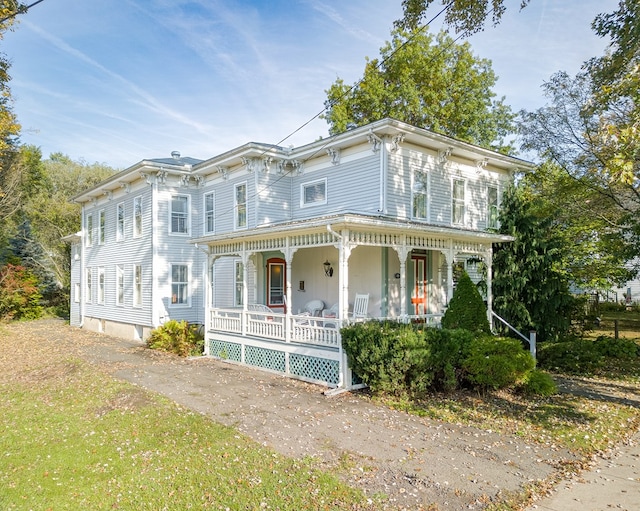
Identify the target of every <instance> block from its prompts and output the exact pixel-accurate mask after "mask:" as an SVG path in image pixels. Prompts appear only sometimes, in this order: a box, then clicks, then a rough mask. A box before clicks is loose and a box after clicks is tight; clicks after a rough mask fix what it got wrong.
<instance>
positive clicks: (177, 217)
mask: <svg viewBox="0 0 640 511" xmlns="http://www.w3.org/2000/svg"><path fill="white" fill-rule="evenodd" d="M170 217H171V219H170V222H169V232H170V233H171V234H189V196H188V195H173V196H172V197H171V203H170Z"/></svg>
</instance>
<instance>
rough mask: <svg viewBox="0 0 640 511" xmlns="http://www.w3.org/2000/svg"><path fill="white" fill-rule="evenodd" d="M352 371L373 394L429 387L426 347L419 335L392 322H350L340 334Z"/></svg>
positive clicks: (394, 392) (410, 327)
mask: <svg viewBox="0 0 640 511" xmlns="http://www.w3.org/2000/svg"><path fill="white" fill-rule="evenodd" d="M340 333H341V335H342V346H343V348H344V350H345V352H346V353H347V356H348V357H349V364H350V365H351V368H352V369H353V371H354V372H355V373H356V374H357V375H358V376H359V377H360V378H361V379H362V381H363V382H364V383H366V384H367V385H368V386H369V387H370V388H371V390H372V391H373V392H387V393H391V394H396V395H399V394H405V393H407V392H419V391H424V390H426V389H427V388H429V386H430V385H431V382H432V380H433V373H432V372H431V371H430V370H429V369H428V364H427V361H428V359H429V347H428V345H427V343H426V342H425V336H424V334H423V333H422V332H420V331H418V330H416V329H415V328H414V327H413V326H412V325H408V324H401V323H396V322H392V321H367V322H365V323H354V324H352V325H348V326H346V327H344V328H342V330H341V331H340Z"/></svg>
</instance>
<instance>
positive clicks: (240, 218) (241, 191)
mask: <svg viewBox="0 0 640 511" xmlns="http://www.w3.org/2000/svg"><path fill="white" fill-rule="evenodd" d="M234 200H235V204H234V206H235V211H236V218H235V228H236V229H245V228H246V227H247V184H246V183H241V184H238V185H236V187H235V197H234Z"/></svg>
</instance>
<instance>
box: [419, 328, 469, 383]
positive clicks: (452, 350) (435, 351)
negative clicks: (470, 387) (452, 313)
mask: <svg viewBox="0 0 640 511" xmlns="http://www.w3.org/2000/svg"><path fill="white" fill-rule="evenodd" d="M424 333H425V339H426V342H427V344H428V345H429V358H428V361H427V363H428V367H429V370H430V371H432V372H433V381H432V384H431V386H432V388H433V389H434V390H443V391H452V390H455V389H456V388H458V387H459V386H460V383H461V382H462V381H463V380H464V370H463V368H462V361H463V360H464V359H465V358H466V356H467V354H468V352H469V347H470V346H471V344H472V342H473V340H474V338H475V334H474V333H473V332H470V331H469V330H463V329H458V330H444V329H439V328H427V329H425V330H424Z"/></svg>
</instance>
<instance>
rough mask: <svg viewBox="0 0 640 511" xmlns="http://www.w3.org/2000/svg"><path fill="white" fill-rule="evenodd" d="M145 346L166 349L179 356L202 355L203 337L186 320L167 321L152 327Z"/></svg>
mask: <svg viewBox="0 0 640 511" xmlns="http://www.w3.org/2000/svg"><path fill="white" fill-rule="evenodd" d="M147 346H148V347H149V348H151V349H154V350H161V351H168V352H170V353H175V354H177V355H180V356H181V357H187V356H190V355H191V356H196V355H202V350H203V347H204V339H203V338H202V336H201V335H199V334H198V331H197V329H196V328H194V326H193V325H189V323H188V322H187V321H176V320H175V319H172V320H169V321H167V322H166V323H165V324H164V325H162V326H160V327H158V328H156V329H154V330H153V331H152V332H151V334H150V335H149V338H148V339H147Z"/></svg>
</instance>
